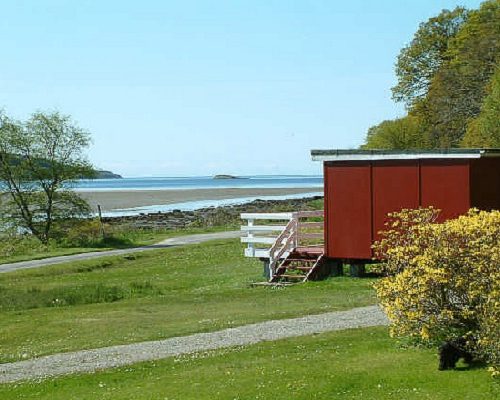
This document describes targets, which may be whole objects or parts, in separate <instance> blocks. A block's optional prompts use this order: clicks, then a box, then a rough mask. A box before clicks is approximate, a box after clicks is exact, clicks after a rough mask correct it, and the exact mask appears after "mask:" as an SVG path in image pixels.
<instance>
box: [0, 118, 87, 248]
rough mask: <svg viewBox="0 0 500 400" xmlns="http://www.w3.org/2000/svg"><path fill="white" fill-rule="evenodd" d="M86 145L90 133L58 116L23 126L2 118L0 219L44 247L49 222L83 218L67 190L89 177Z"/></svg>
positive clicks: (83, 208)
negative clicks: (25, 231) (77, 181)
mask: <svg viewBox="0 0 500 400" xmlns="http://www.w3.org/2000/svg"><path fill="white" fill-rule="evenodd" d="M89 143H90V135H89V133H87V132H86V131H85V130H83V129H81V128H79V127H78V126H76V125H75V124H74V123H73V122H72V121H71V119H70V117H68V116H65V115H61V114H59V113H57V112H54V113H41V112H38V113H35V114H33V115H32V116H31V118H29V119H28V120H27V121H26V122H23V123H22V122H18V121H15V120H12V119H11V118H9V117H7V116H6V115H5V114H4V113H1V114H0V202H1V204H0V205H1V207H0V217H2V219H4V221H7V223H8V224H10V225H13V226H17V227H21V228H24V229H26V230H28V231H29V232H31V233H32V234H33V235H34V236H36V237H37V238H38V239H39V240H40V241H41V242H42V243H47V242H48V240H49V238H50V233H51V229H52V227H53V223H54V221H56V220H58V219H66V218H72V217H78V216H82V215H85V214H87V213H88V212H89V211H90V208H89V206H88V204H87V203H86V202H85V201H84V200H83V199H82V198H80V197H79V196H78V195H77V194H76V193H74V192H73V191H71V190H70V185H71V183H72V182H74V181H75V180H76V179H79V178H82V177H91V176H93V174H94V170H93V168H92V167H91V165H90V164H89V163H88V162H87V161H86V160H85V158H84V156H83V150H84V149H85V148H86V147H87V146H88V145H89Z"/></svg>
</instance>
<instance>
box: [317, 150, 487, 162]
mask: <svg viewBox="0 0 500 400" xmlns="http://www.w3.org/2000/svg"><path fill="white" fill-rule="evenodd" d="M481 156H482V152H481V153H462V154H457V153H455V154H426V153H421V154H353V155H348V154H345V155H344V154H339V155H334V154H331V155H328V154H325V155H314V156H312V160H313V161H378V160H423V159H457V158H469V159H471V158H481Z"/></svg>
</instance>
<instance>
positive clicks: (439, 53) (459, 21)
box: [392, 7, 469, 108]
mask: <svg viewBox="0 0 500 400" xmlns="http://www.w3.org/2000/svg"><path fill="white" fill-rule="evenodd" d="M468 14H469V12H468V11H467V10H466V9H465V8H463V7H457V8H455V9H454V10H452V11H449V10H443V11H442V12H441V13H440V14H439V15H438V16H437V17H433V18H430V19H429V20H428V21H426V22H424V23H422V24H420V26H419V28H418V30H417V32H416V33H415V36H414V38H413V40H412V41H411V43H410V44H409V45H407V46H406V47H404V48H403V49H402V50H401V53H400V54H399V56H398V59H397V62H396V76H397V78H398V83H397V85H396V86H394V87H393V88H392V93H393V99H394V100H396V101H401V102H404V103H406V105H407V107H408V108H411V106H413V105H414V104H415V103H416V102H417V101H419V100H421V99H423V98H424V97H425V96H426V95H427V92H428V90H429V85H430V82H431V81H432V79H433V77H434V75H435V74H436V72H437V71H438V70H439V68H440V67H441V65H442V64H443V63H444V62H445V61H446V60H447V59H448V57H449V56H448V54H447V51H448V46H449V43H450V40H451V39H452V38H453V37H455V35H456V34H457V32H458V30H459V29H460V27H461V26H462V25H463V24H464V22H465V21H466V20H467V17H468Z"/></svg>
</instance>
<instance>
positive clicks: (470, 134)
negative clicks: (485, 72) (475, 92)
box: [461, 67, 500, 147]
mask: <svg viewBox="0 0 500 400" xmlns="http://www.w3.org/2000/svg"><path fill="white" fill-rule="evenodd" d="M461 145H462V146H463V147H500V67H498V68H497V70H496V72H495V74H494V75H493V78H492V80H491V85H490V90H489V94H488V95H487V96H486V98H485V99H484V102H483V105H482V107H481V113H480V114H479V116H478V117H477V118H476V119H474V120H472V121H470V122H469V124H468V127H467V132H466V133H465V136H464V138H463V140H462V143H461Z"/></svg>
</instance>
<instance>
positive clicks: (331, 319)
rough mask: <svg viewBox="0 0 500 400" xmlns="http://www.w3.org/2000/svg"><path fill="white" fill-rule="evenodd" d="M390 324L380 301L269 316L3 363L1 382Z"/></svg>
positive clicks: (0, 365)
mask: <svg viewBox="0 0 500 400" xmlns="http://www.w3.org/2000/svg"><path fill="white" fill-rule="evenodd" d="M387 324H388V320H387V318H386V317H385V315H384V313H383V312H382V311H381V309H380V308H379V307H378V306H369V307H360V308H354V309H352V310H347V311H337V312H330V313H325V314H318V315H309V316H306V317H300V318H291V319H284V320H274V321H266V322H261V323H257V324H251V325H244V326H240V327H237V328H229V329H224V330H222V331H218V332H211V333H196V334H194V335H189V336H182V337H174V338H170V339H165V340H157V341H151V342H142V343H134V344H128V345H121V346H111V347H104V348H100V349H93V350H82V351H76V352H73V353H61V354H54V355H50V356H45V357H40V358H36V359H33V360H26V361H19V362H14V363H9V364H0V383H8V382H16V381H21V380H28V379H45V378H48V377H54V376H59V375H67V374H73V373H86V372H87V373H88V372H93V371H97V370H101V369H106V368H113V367H119V366H124V365H128V364H133V363H137V362H141V361H151V360H158V359H162V358H167V357H173V356H179V355H182V354H189V353H194V352H198V351H206V350H214V349H220V348H224V347H232V346H243V345H251V344H254V343H258V342H262V341H269V340H279V339H284V338H290V337H296V336H304V335H311V334H313V333H321V332H330V331H337V330H342V329H348V328H361V327H369V326H379V325H387Z"/></svg>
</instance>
